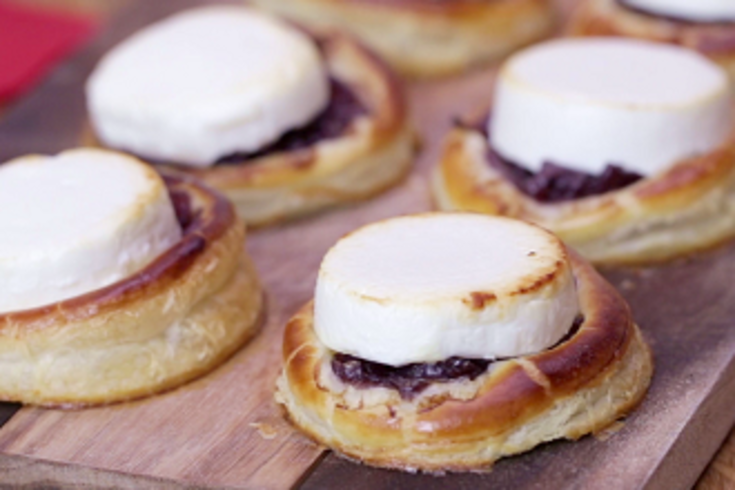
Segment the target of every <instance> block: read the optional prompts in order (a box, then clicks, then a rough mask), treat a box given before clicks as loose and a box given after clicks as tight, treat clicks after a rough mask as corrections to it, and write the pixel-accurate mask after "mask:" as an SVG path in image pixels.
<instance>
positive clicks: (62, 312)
mask: <svg viewBox="0 0 735 490" xmlns="http://www.w3.org/2000/svg"><path fill="white" fill-rule="evenodd" d="M163 180H164V183H165V184H166V188H167V189H168V190H169V191H174V190H176V191H183V192H185V193H186V194H187V195H188V196H189V198H190V199H191V198H192V197H195V198H196V199H197V200H198V201H199V202H200V206H201V208H200V215H199V218H198V219H196V220H194V221H193V222H192V223H191V224H190V226H188V227H187V229H186V230H184V233H183V236H182V237H181V239H180V240H179V241H178V242H177V243H175V244H174V245H172V246H171V247H170V248H169V249H168V250H166V251H165V252H164V253H163V254H161V255H160V256H158V257H157V258H156V259H155V260H154V261H153V262H151V263H150V264H148V266H146V267H145V268H143V269H142V270H140V271H138V272H136V273H135V274H132V275H131V276H129V277H126V278H124V279H121V280H119V281H117V282H115V283H113V284H110V285H108V286H105V287H103V288H100V289H97V290H94V291H90V292H88V293H85V294H82V295H79V296H75V297H73V298H68V299H65V300H62V301H57V302H55V303H52V304H49V305H44V306H39V307H36V308H30V309H26V310H19V311H12V312H7V313H0V335H3V334H4V333H5V332H4V330H7V329H9V328H10V326H11V325H12V327H13V328H12V335H14V336H17V335H18V334H19V332H18V329H17V326H18V325H22V330H29V331H34V332H35V331H38V330H41V329H43V328H46V327H51V326H52V325H53V320H54V317H62V318H66V319H70V320H73V321H76V320H81V319H85V318H90V317H92V316H95V315H98V314H101V313H104V312H106V311H108V310H110V309H116V308H120V307H123V306H124V304H125V303H127V302H131V301H135V299H137V298H139V297H143V296H146V295H148V294H150V293H151V291H152V290H154V289H157V288H161V287H165V285H164V284H162V283H170V282H171V281H175V280H176V279H177V278H178V277H180V276H181V275H183V274H184V273H185V272H186V271H187V269H188V268H189V267H190V266H191V265H192V264H193V263H194V260H195V259H196V257H197V256H198V255H200V254H202V253H203V252H204V251H205V249H206V248H207V247H208V246H209V245H210V244H211V243H212V242H214V241H215V240H217V239H218V238H219V237H221V236H222V235H223V234H224V233H226V231H227V230H228V229H229V228H231V227H232V226H233V225H235V223H236V216H235V212H234V209H233V207H232V204H230V203H229V202H228V201H227V199H226V198H225V197H224V196H222V195H221V194H219V193H217V192H214V191H212V190H211V189H209V188H208V187H207V186H205V185H204V184H202V183H201V182H197V181H196V180H195V179H192V178H186V177H179V176H163ZM22 330H21V332H22Z"/></svg>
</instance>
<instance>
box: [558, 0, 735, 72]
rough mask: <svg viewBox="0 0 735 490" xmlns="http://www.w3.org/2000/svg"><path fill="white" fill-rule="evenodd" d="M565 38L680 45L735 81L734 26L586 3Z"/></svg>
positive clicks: (603, 1)
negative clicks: (632, 39) (625, 39)
mask: <svg viewBox="0 0 735 490" xmlns="http://www.w3.org/2000/svg"><path fill="white" fill-rule="evenodd" d="M568 34H570V35H573V36H625V37H635V38H641V39H647V40H649V41H658V42H665V43H673V44H680V45H682V46H684V47H687V48H690V49H693V50H695V51H699V52H700V53H702V54H704V55H705V56H708V57H709V58H711V59H712V60H713V61H715V62H717V63H719V64H720V65H721V66H722V67H723V68H725V70H727V72H728V73H729V74H730V77H731V78H732V79H735V23H721V24H714V23H695V22H686V21H679V20H675V19H669V18H665V17H658V16H656V15H653V14H648V13H643V12H639V11H637V10H633V9H630V8H627V7H625V6H624V5H622V4H621V3H620V2H619V1H618V0H586V1H585V2H584V3H582V4H581V5H580V6H579V7H578V8H577V10H576V11H575V14H574V15H573V16H572V20H571V22H570V24H569V27H568Z"/></svg>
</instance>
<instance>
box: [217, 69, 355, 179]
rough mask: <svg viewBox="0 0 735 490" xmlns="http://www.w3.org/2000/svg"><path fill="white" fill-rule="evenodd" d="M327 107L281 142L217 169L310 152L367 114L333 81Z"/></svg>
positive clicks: (228, 160)
mask: <svg viewBox="0 0 735 490" xmlns="http://www.w3.org/2000/svg"><path fill="white" fill-rule="evenodd" d="M330 86H331V96H330V99H329V105H327V107H326V109H324V111H322V113H321V114H319V115H318V116H317V117H316V119H314V120H312V121H311V122H310V123H309V124H307V125H306V126H304V127H301V128H298V129H293V130H291V131H289V132H287V133H285V134H284V135H283V136H281V138H280V139H279V140H278V141H276V142H274V143H271V144H270V145H268V146H266V147H265V148H261V149H260V150H258V151H256V152H252V153H240V152H238V153H233V154H232V155H227V156H225V157H223V158H220V159H219V160H217V165H232V164H238V163H242V162H243V161H245V160H252V159H255V158H260V157H263V156H266V155H270V154H272V153H279V152H286V151H297V150H303V149H305V148H309V147H311V146H313V145H315V144H316V143H319V142H320V141H324V140H328V139H334V138H338V137H340V136H342V135H343V134H344V133H345V131H346V130H347V128H348V127H349V126H350V124H351V123H352V122H353V121H354V120H355V119H356V118H357V117H359V116H362V115H364V114H366V113H367V109H366V108H365V106H363V105H362V103H361V102H360V99H358V98H357V95H356V94H355V93H354V92H353V91H352V90H351V89H350V88H349V87H348V86H347V85H345V84H343V83H342V82H339V81H337V80H334V79H332V80H331V81H330Z"/></svg>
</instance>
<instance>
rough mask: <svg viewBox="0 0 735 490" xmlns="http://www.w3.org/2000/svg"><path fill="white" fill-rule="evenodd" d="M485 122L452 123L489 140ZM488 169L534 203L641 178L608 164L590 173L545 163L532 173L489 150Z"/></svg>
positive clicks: (596, 192) (591, 192) (578, 195)
mask: <svg viewBox="0 0 735 490" xmlns="http://www.w3.org/2000/svg"><path fill="white" fill-rule="evenodd" d="M488 119H489V118H483V119H482V120H481V121H482V124H481V125H480V124H473V125H468V124H464V123H461V122H455V124H456V125H457V126H459V127H463V128H465V129H468V130H472V131H477V132H479V133H482V134H483V136H484V137H485V138H486V139H487V138H488V132H487V128H488V124H487V122H488ZM487 160H488V163H489V164H490V166H492V167H493V168H495V169H497V170H498V171H500V172H501V173H502V174H503V175H504V176H505V177H506V178H507V179H508V180H510V181H511V182H512V183H513V184H514V185H515V186H516V187H517V188H518V189H519V190H520V191H521V192H523V193H524V194H526V195H528V196H530V197H532V198H534V199H535V200H536V201H539V202H545V203H552V202H563V201H573V200H575V199H581V198H584V197H590V196H597V195H600V194H605V193H607V192H612V191H616V190H619V189H622V188H624V187H628V186H629V185H631V184H634V183H636V182H638V181H639V180H640V179H642V178H643V175H641V174H639V173H636V172H632V171H630V170H627V169H626V168H625V167H624V166H623V165H618V164H613V163H610V164H608V165H607V166H606V167H605V169H604V170H603V171H602V173H600V174H597V175H595V174H590V173H587V172H581V171H579V170H574V169H572V168H570V167H567V166H566V165H564V164H561V163H558V162H551V161H547V162H544V164H543V166H542V167H541V170H540V171H538V172H532V171H531V170H528V169H527V168H525V167H523V166H522V165H519V164H517V163H515V162H512V161H510V160H508V159H506V158H503V157H502V156H501V155H499V154H498V153H497V152H496V151H494V150H493V149H492V148H490V149H489V151H488V152H487Z"/></svg>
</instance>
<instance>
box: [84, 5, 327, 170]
mask: <svg viewBox="0 0 735 490" xmlns="http://www.w3.org/2000/svg"><path fill="white" fill-rule="evenodd" d="M86 90H87V105H88V109H89V113H90V117H91V123H92V126H93V128H94V130H95V133H96V134H97V136H98V137H99V139H100V140H101V141H102V142H103V143H104V144H105V145H107V146H109V147H112V148H118V149H122V150H126V151H129V152H132V153H135V154H136V155H138V156H141V157H144V158H148V159H152V160H156V161H166V162H172V163H177V164H182V165H189V166H195V167H206V166H210V165H214V163H215V162H216V161H217V160H218V159H219V158H222V157H225V156H228V155H231V154H234V153H248V152H254V151H257V150H259V149H261V148H263V147H264V146H265V145H267V144H269V143H272V142H274V141H276V140H278V138H279V137H281V136H282V135H283V134H284V133H286V132H287V131H289V130H291V129H294V128H297V127H300V126H303V125H305V124H307V123H308V122H310V121H311V120H313V119H314V118H315V117H316V116H317V115H318V114H319V113H320V112H321V111H322V110H324V109H325V108H326V106H327V104H328V102H329V80H328V77H327V74H326V71H325V68H324V66H323V62H322V58H321V55H320V53H319V50H318V48H317V46H316V44H315V43H314V41H313V40H312V39H311V38H309V37H308V36H307V35H306V34H304V33H302V32H300V31H298V30H297V29H296V28H294V27H291V26H289V25H287V24H285V23H283V22H281V21H279V20H276V19H274V18H271V17H269V16H267V15H266V14H263V13H259V12H257V11H255V10H253V9H250V8H247V7H238V6H211V7H203V8H198V9H194V10H189V11H185V12H183V13H179V14H177V15H174V16H173V17H170V18H168V19H165V20H163V21H161V22H159V23H156V24H153V25H151V26H149V27H147V28H145V29H143V30H141V31H139V32H138V33H136V34H135V35H133V36H132V37H130V38H128V39H127V40H125V41H124V42H122V43H121V44H120V45H118V46H116V47H115V48H113V49H112V50H111V51H110V52H109V53H107V54H106V55H105V56H104V58H103V59H102V60H101V61H100V63H99V64H98V65H97V67H96V68H95V70H94V72H93V73H92V75H91V77H90V78H89V80H88V82H87V87H86Z"/></svg>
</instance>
